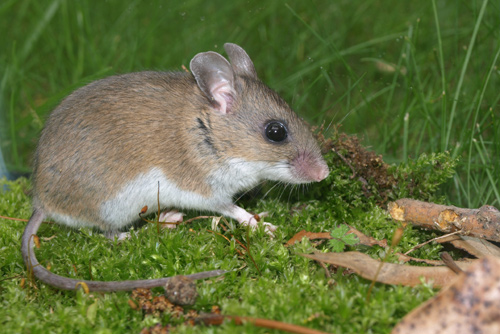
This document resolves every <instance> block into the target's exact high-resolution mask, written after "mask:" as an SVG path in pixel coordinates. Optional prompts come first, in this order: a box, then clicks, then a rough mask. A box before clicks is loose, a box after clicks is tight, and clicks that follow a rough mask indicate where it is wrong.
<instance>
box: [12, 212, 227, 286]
mask: <svg viewBox="0 0 500 334" xmlns="http://www.w3.org/2000/svg"><path fill="white" fill-rule="evenodd" d="M44 218H45V214H44V213H43V211H42V210H40V209H35V210H34V211H33V215H32V216H31V218H30V220H29V222H28V225H26V229H25V230H24V233H23V237H22V241H21V252H22V254H23V259H24V264H25V265H26V268H27V269H28V273H33V274H34V275H35V277H36V278H38V279H39V280H40V281H42V282H44V283H46V284H49V285H51V286H53V287H55V288H57V289H61V290H76V289H77V288H78V287H79V286H80V285H81V284H82V283H85V284H86V285H87V287H88V288H89V290H90V291H103V292H112V291H128V290H133V289H136V288H155V287H159V286H164V285H165V284H166V283H167V282H168V280H170V279H171V277H165V278H159V279H148V280H136V281H113V282H102V281H87V280H77V279H72V278H68V277H63V276H59V275H56V274H53V273H51V272H50V271H48V270H47V269H45V268H44V267H43V266H42V265H40V263H38V260H37V259H36V256H35V252H34V240H33V237H34V236H35V235H36V233H37V232H38V228H39V227H40V225H41V224H42V221H43V219H44ZM224 273H226V271H224V270H212V271H205V272H201V273H196V274H192V275H186V277H189V278H190V279H192V280H197V279H203V278H208V277H214V276H219V275H222V274H224Z"/></svg>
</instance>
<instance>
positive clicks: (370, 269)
mask: <svg viewBox="0 0 500 334" xmlns="http://www.w3.org/2000/svg"><path fill="white" fill-rule="evenodd" d="M302 256H305V257H307V258H310V259H313V260H316V261H320V262H326V263H330V264H333V265H336V266H341V267H344V268H349V269H352V270H353V271H354V272H355V273H356V274H358V275H360V276H361V277H363V278H366V279H368V280H373V278H374V277H375V273H376V272H377V269H378V267H379V266H380V261H377V260H374V259H372V258H371V257H370V256H368V255H366V254H363V253H360V252H345V253H316V254H302ZM468 266H469V263H462V264H461V267H462V269H466V268H467V267H468ZM456 276H457V275H456V274H455V273H454V272H453V271H452V270H451V269H449V268H448V267H417V266H408V265H403V264H395V263H384V264H383V266H382V268H381V269H380V273H379V275H378V276H377V282H380V283H385V284H401V285H409V286H416V285H419V284H422V280H421V279H423V280H424V282H433V283H434V286H435V287H442V286H444V285H446V284H447V283H449V282H450V280H452V279H454V278H455V277H456Z"/></svg>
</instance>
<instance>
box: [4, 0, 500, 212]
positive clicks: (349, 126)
mask: <svg viewBox="0 0 500 334" xmlns="http://www.w3.org/2000/svg"><path fill="white" fill-rule="evenodd" d="M499 13H500V3H499V1H489V2H488V1H475V0H472V1H469V0H467V1H465V0H463V1H461V0H456V1H438V0H434V1H398V0H393V1H363V2H352V1H327V0H325V1H314V2H305V1H296V0H290V1H286V2H282V1H249V2H239V1H233V2H229V1H220V0H216V1H201V0H188V1H183V2H173V1H160V0H151V1H117V0H109V1H91V0H87V1H65V0H52V1H50V0H44V1H38V0H4V1H2V3H1V4H0V29H1V31H2V34H1V36H0V80H1V81H0V111H1V113H0V125H1V128H0V129H1V132H0V140H1V143H0V148H1V150H2V151H3V154H4V158H5V160H6V163H7V166H8V169H9V170H10V171H21V172H29V170H30V157H31V155H32V153H33V150H34V148H35V145H36V140H37V137H38V135H39V133H40V130H41V129H42V127H43V123H44V120H45V119H46V117H47V115H48V113H49V112H50V111H51V110H52V109H53V108H54V107H55V106H56V105H57V103H58V102H59V101H60V100H61V99H62V98H63V97H64V96H66V95H67V94H69V93H70V92H71V91H72V90H74V89H76V88H78V87H80V86H82V85H85V84H86V83H88V82H90V81H92V80H95V79H97V78H100V77H104V76H108V75H112V74H115V73H124V72H131V71H140V70H146V69H148V70H150V69H152V70H179V69H180V68H181V65H186V66H188V64H189V61H190V59H191V58H192V57H193V56H194V55H195V54H196V53H198V52H202V51H207V50H214V51H218V52H221V53H223V48H222V46H223V44H224V43H225V42H234V43H237V44H239V45H241V46H242V47H243V48H244V49H245V50H246V51H247V52H248V53H249V55H250V56H251V58H252V59H253V61H254V63H255V65H256V68H257V72H258V73H259V75H260V77H261V79H262V80H263V81H264V82H266V83H267V84H268V85H270V86H271V87H273V88H274V89H275V90H277V91H278V92H279V93H280V94H281V95H282V96H283V97H284V98H285V99H286V100H287V101H288V102H289V103H290V104H291V105H292V107H293V108H294V109H295V110H296V111H297V112H298V113H299V114H300V115H301V116H303V117H304V118H305V119H306V120H308V121H309V122H311V123H313V124H320V123H321V122H323V121H324V122H325V124H326V125H327V126H328V129H329V130H331V129H332V128H333V125H335V124H338V123H341V124H342V126H341V130H342V131H345V132H347V133H350V134H358V135H359V136H360V137H362V138H363V141H364V144H365V145H367V146H369V147H371V149H373V150H374V151H376V152H377V153H379V154H382V155H383V156H384V159H385V160H386V161H388V162H400V161H406V159H407V158H408V157H416V156H418V155H419V154H421V153H424V152H426V153H430V152H441V151H445V150H449V151H450V152H451V153H452V155H453V156H454V157H456V156H459V157H460V158H461V161H460V165H459V167H458V171H457V175H456V177H455V178H454V180H453V182H450V183H449V184H448V185H447V187H446V189H444V190H443V191H444V194H445V196H446V197H447V199H448V201H449V202H450V203H453V204H455V205H460V206H468V207H476V206H480V205H482V204H491V205H496V206H497V207H498V206H499V205H500V195H499V188H500V187H499V181H498V175H500V159H499V157H500V120H499V118H500V113H499V111H498V101H499V98H500V89H499V83H500V82H499V80H500V78H499V74H500V73H499V70H498V68H497V57H498V53H499V47H500V43H499V41H500V38H499V37H500V36H499V35H500V15H499ZM223 54H224V53H223Z"/></svg>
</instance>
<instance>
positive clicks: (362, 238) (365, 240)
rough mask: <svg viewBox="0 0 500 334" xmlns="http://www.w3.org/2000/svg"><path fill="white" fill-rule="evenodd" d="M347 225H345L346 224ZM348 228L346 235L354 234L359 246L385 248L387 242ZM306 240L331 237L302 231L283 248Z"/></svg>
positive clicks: (324, 233)
mask: <svg viewBox="0 0 500 334" xmlns="http://www.w3.org/2000/svg"><path fill="white" fill-rule="evenodd" d="M346 225H347V224H346ZM347 226H349V231H347V233H352V234H355V235H356V236H357V237H358V239H359V244H361V245H365V246H370V247H371V246H374V245H379V246H380V247H384V248H385V247H387V240H385V239H384V240H377V239H375V238H372V237H369V236H367V235H366V234H363V233H361V232H360V231H358V230H356V229H355V228H354V227H352V226H350V225H347ZM304 237H306V238H308V239H309V240H315V239H332V236H331V235H330V233H329V232H307V231H306V230H302V231H300V232H298V233H296V234H295V235H294V236H293V237H292V238H291V239H290V240H288V242H287V243H286V244H285V247H288V246H291V245H293V244H295V243H296V242H299V241H301V240H302V238H304Z"/></svg>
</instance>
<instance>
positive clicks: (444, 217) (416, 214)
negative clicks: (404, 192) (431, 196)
mask: <svg viewBox="0 0 500 334" xmlns="http://www.w3.org/2000/svg"><path fill="white" fill-rule="evenodd" d="M388 209H389V213H390V215H391V216H392V218H394V219H395V220H399V221H402V222H411V223H412V224H414V225H416V226H420V227H423V228H428V229H433V230H439V231H441V232H445V233H450V232H455V231H459V233H460V234H461V235H468V236H472V237H477V238H483V239H488V240H492V241H500V211H498V210H497V209H496V208H495V207H493V206H490V205H483V206H482V207H480V208H479V209H463V208H457V207H455V206H446V205H439V204H434V203H427V202H422V201H417V200H413V199H409V198H403V199H399V200H397V201H395V202H391V203H389V206H388Z"/></svg>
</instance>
